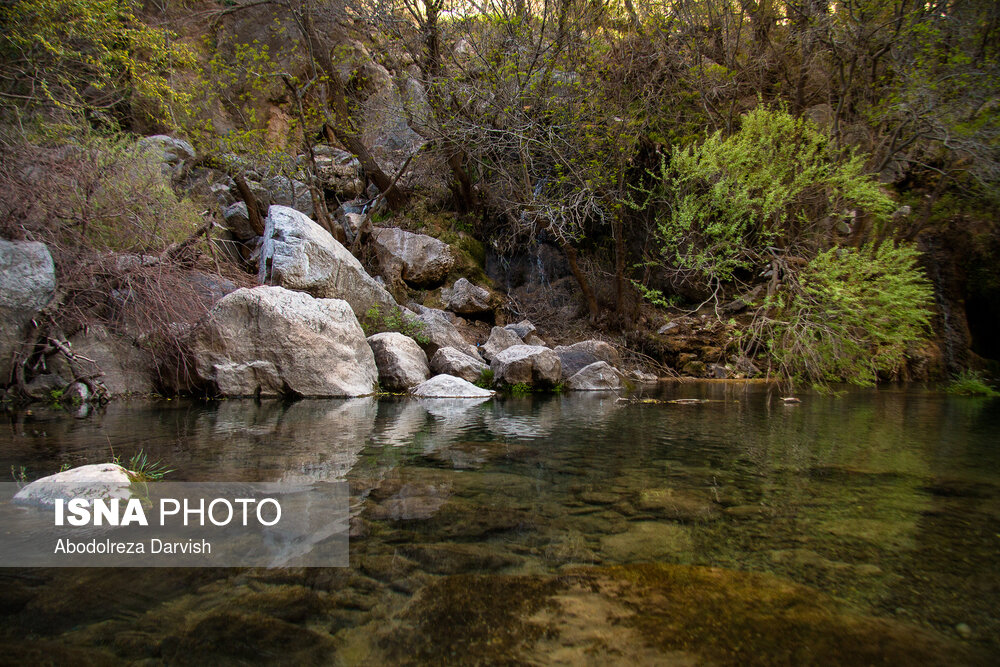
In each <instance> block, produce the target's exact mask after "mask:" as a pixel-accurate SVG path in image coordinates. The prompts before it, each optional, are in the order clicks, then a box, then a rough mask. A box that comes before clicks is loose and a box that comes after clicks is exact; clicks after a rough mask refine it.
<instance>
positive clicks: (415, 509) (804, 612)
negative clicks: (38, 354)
mask: <svg viewBox="0 0 1000 667" xmlns="http://www.w3.org/2000/svg"><path fill="white" fill-rule="evenodd" d="M649 397H650V398H656V399H659V401H660V402H625V401H619V400H618V399H617V397H616V396H614V395H610V394H591V395H581V394H576V395H565V396H555V397H528V398H507V399H496V400H492V401H487V402H483V403H472V402H464V401H441V400H437V401H435V400H403V399H383V400H375V399H353V400H342V401H298V402H292V403H284V402H278V401H274V402H262V403H256V402H253V401H178V400H172V401H165V400H164V401H155V402H117V403H113V404H111V405H108V406H106V407H105V408H103V409H100V410H94V411H92V412H91V413H90V414H89V415H87V416H86V417H85V418H82V415H73V414H70V413H68V412H63V411H57V410H49V409H35V410H33V411H32V414H27V413H19V414H16V415H13V416H11V417H9V418H8V419H7V421H6V422H5V424H4V431H3V435H2V436H0V466H2V468H0V469H3V470H7V469H9V468H11V467H14V469H15V471H17V470H20V468H21V467H22V466H23V467H24V468H25V470H26V474H27V476H28V478H29V479H33V478H36V477H40V476H42V475H45V474H51V473H53V472H55V471H57V470H58V469H59V468H60V467H61V466H62V465H66V464H68V465H79V464H83V463H95V462H99V461H105V460H109V459H110V458H111V457H112V456H113V455H117V456H120V457H121V458H128V456H130V455H131V454H132V453H133V452H135V451H136V450H137V449H138V448H140V447H141V448H142V449H143V450H144V451H145V452H146V453H147V454H148V455H149V456H150V457H151V458H152V459H162V460H163V461H165V462H167V464H168V465H169V467H171V468H174V472H173V473H172V474H171V475H170V478H171V479H172V480H175V481H276V480H296V481H309V480H330V479H347V480H348V481H349V482H350V485H351V495H352V498H351V507H352V509H351V511H352V538H351V567H350V568H343V569H333V568H330V569H307V570H231V569H228V570H222V569H212V570H168V571H163V570H87V569H78V570H0V577H2V578H3V584H2V585H0V589H2V593H0V615H2V616H3V626H2V627H3V635H2V642H3V644H4V646H3V647H0V648H2V650H3V651H4V652H5V654H6V655H9V656H16V657H17V658H18V659H21V660H32V659H39V658H45V659H48V660H53V661H57V662H58V661H60V660H66V661H74V660H76V661H86V662H101V661H107V662H120V661H123V660H124V661H129V660H131V661H137V662H138V661H144V660H148V661H151V662H150V663H149V664H160V663H165V664H199V663H203V662H206V661H207V662H212V663H216V664H244V663H248V662H258V661H263V662H273V663H288V664H296V663H299V664H301V663H315V664H337V663H339V664H371V663H375V662H390V663H430V662H435V663H440V662H442V661H444V662H459V663H461V662H464V663H496V662H514V663H517V662H520V663H528V664H557V663H562V664H581V663H585V662H591V663H593V664H607V663H609V662H611V663H614V662H620V663H625V662H632V663H635V662H637V661H638V662H641V663H645V664H741V663H746V662H747V661H748V660H749V661H751V662H757V663H760V664H805V663H820V664H822V663H829V664H843V663H844V662H845V661H851V660H856V659H863V660H873V659H874V658H873V657H872V656H881V658H883V659H885V660H887V661H889V662H893V663H895V664H902V663H906V662H908V661H913V662H923V663H928V662H930V663H933V662H935V660H937V659H938V658H939V657H940V656H950V660H949V661H950V662H953V663H954V662H958V663H963V662H965V663H977V662H982V663H988V662H990V661H991V660H993V659H995V658H996V657H997V656H998V655H1000V620H998V618H997V611H996V610H997V608H998V602H1000V549H998V547H1000V486H998V483H1000V448H998V446H997V445H998V438H997V433H998V432H1000V430H998V428H1000V410H998V406H1000V404H998V403H997V402H995V401H989V400H983V399H969V398H963V397H951V396H946V395H944V394H941V393H936V392H933V391H929V390H925V389H921V388H886V389H880V390H851V391H849V392H846V393H845V394H843V395H842V396H839V397H833V396H821V395H814V394H807V395H804V396H803V397H802V398H803V401H802V403H800V404H794V405H787V404H784V403H782V402H781V401H780V400H778V398H777V396H776V395H772V394H769V393H768V389H767V387H766V386H765V385H761V384H728V383H683V384H673V385H667V386H663V387H661V388H659V389H658V390H657V391H656V392H653V393H651V394H649ZM675 398H701V399H705V402H701V403H697V404H676V403H668V402H662V401H666V400H669V399H675ZM112 452H113V454H112ZM639 564H644V565H639ZM708 568H715V569H708ZM689 601H690V602H689ZM664 610H666V611H664ZM699 610H700V612H699ZM707 610H711V614H708V612H707ZM696 612H698V613H701V614H702V615H701V616H699V615H698V613H696ZM429 619H430V620H429ZM956 628H957V629H956ZM829 637H835V638H839V640H838V642H833V643H831V644H830V645H827V643H829V642H830V641H831V640H830V639H829ZM845 638H846V639H845ZM847 640H849V641H847ZM844 644H850V645H856V646H859V647H861V648H860V649H859V650H861V649H864V650H868V648H866V647H869V646H870V647H874V648H871V650H872V651H874V653H863V654H858V655H860V656H862V657H861V658H858V657H857V656H853V657H852V656H851V655H847V654H841V653H838V651H839V650H840V649H839V648H837V647H838V646H842V645H844ZM894 651H902V653H894Z"/></svg>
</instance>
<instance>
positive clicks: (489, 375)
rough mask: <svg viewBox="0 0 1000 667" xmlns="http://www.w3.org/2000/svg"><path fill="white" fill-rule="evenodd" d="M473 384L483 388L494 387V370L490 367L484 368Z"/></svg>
mask: <svg viewBox="0 0 1000 667" xmlns="http://www.w3.org/2000/svg"><path fill="white" fill-rule="evenodd" d="M472 384H474V385H476V386H477V387H482V388H483V389H490V388H492V387H493V371H492V370H491V369H489V368H484V369H483V370H481V371H479V378H478V379H477V380H476V381H475V382H473V383H472Z"/></svg>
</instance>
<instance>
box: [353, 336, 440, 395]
mask: <svg viewBox="0 0 1000 667" xmlns="http://www.w3.org/2000/svg"><path fill="white" fill-rule="evenodd" d="M368 345H369V346H370V347H371V348H372V352H373V353H374V354H375V365H376V366H378V380H379V385H380V386H381V387H382V389H385V390H388V391H404V390H406V389H409V388H410V387H413V386H415V385H418V384H420V383H421V382H423V381H424V380H426V379H427V378H429V377H430V375H431V372H430V369H429V368H428V367H427V355H426V354H425V353H424V351H423V350H421V349H420V346H419V345H417V343H416V341H414V340H413V339H412V338H410V337H409V336H404V335H403V334H401V333H397V332H395V331H387V332H384V333H378V334H375V335H374V336H370V337H369V338H368Z"/></svg>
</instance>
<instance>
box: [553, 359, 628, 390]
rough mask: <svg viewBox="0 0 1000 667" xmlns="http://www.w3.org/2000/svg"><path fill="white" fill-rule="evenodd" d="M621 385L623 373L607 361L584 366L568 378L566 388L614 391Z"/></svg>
mask: <svg viewBox="0 0 1000 667" xmlns="http://www.w3.org/2000/svg"><path fill="white" fill-rule="evenodd" d="M621 387H622V374H621V373H619V372H618V370H617V369H616V368H614V367H613V366H612V365H611V364H609V363H608V362H606V361H595V362H594V363H592V364H590V365H589V366H584V367H583V368H581V369H580V370H579V371H577V372H576V373H574V374H573V376H572V377H571V378H569V379H568V380H566V388H567V389H570V390H572V391H613V390H616V389H621Z"/></svg>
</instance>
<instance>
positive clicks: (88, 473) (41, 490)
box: [14, 463, 132, 507]
mask: <svg viewBox="0 0 1000 667" xmlns="http://www.w3.org/2000/svg"><path fill="white" fill-rule="evenodd" d="M131 483H132V479H131V478H130V477H129V474H128V471H127V470H125V468H123V467H121V466H120V465H118V464H116V463H95V464H92V465H86V466H79V467H77V468H71V469H70V470H64V471H63V472H58V473H56V474H54V475H49V476H48V477H42V478H41V479H36V480H35V481H34V482H32V483H31V484H28V485H27V486H25V487H24V488H22V489H21V490H20V491H18V492H17V493H16V494H14V502H15V503H17V504H19V505H42V506H44V507H52V506H53V505H55V504H56V500H58V499H60V498H61V499H63V500H71V499H73V498H82V499H86V500H91V501H93V500H97V499H101V500H114V499H115V498H117V499H118V500H128V499H129V498H130V497H131V495H132V494H131V491H130V490H129V485H130V484H131Z"/></svg>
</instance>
